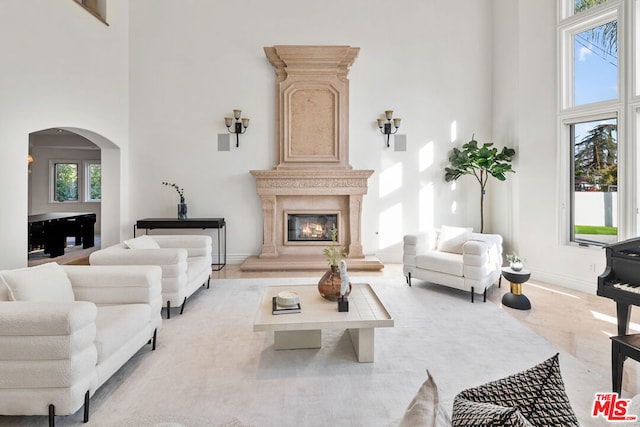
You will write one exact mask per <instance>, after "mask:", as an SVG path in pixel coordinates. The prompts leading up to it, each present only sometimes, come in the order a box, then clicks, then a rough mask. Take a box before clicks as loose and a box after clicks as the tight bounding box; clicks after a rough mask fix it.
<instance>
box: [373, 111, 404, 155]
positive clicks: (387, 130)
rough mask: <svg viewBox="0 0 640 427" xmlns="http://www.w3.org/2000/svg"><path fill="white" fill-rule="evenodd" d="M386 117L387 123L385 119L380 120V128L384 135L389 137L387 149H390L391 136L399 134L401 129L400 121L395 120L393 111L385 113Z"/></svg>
mask: <svg viewBox="0 0 640 427" xmlns="http://www.w3.org/2000/svg"><path fill="white" fill-rule="evenodd" d="M384 116H385V118H386V120H387V121H386V122H385V119H380V118H379V119H378V127H379V128H380V132H382V134H383V135H387V147H389V135H393V134H395V133H396V132H398V128H399V127H400V120H402V119H399V118H397V117H396V118H395V119H394V118H393V110H387V111H385V112H384ZM391 120H393V131H391V127H392V124H391Z"/></svg>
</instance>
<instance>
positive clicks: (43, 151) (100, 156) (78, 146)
mask: <svg viewBox="0 0 640 427" xmlns="http://www.w3.org/2000/svg"><path fill="white" fill-rule="evenodd" d="M29 153H30V173H29V195H28V213H29V215H33V214H42V213H50V212H94V213H95V214H96V227H95V229H96V234H97V235H98V236H100V239H99V240H98V242H100V243H101V244H102V246H106V245H111V244H113V243H116V242H118V241H120V218H121V212H120V207H121V202H120V199H121V195H120V149H119V147H118V146H117V145H116V144H115V143H113V142H112V141H110V140H108V139H107V138H105V137H103V136H102V135H99V134H97V133H95V132H93V131H89V130H87V129H80V128H71V127H56V128H50V129H43V130H40V131H36V132H32V133H30V134H29ZM31 161H32V162H31ZM65 166H72V167H73V168H75V171H76V177H75V178H76V182H75V184H74V185H71V186H70V188H71V190H72V191H71V193H69V194H70V195H68V194H67V193H65V195H64V196H62V197H61V196H60V194H61V193H60V191H59V188H60V187H56V186H55V183H56V182H57V181H56V177H57V175H56V174H55V173H54V171H55V170H56V169H55V168H57V167H65ZM97 168H99V171H100V177H101V184H100V187H99V192H97V193H96V192H92V191H91V190H92V186H94V187H95V185H96V184H95V182H93V183H92V180H91V176H92V171H94V172H95V171H96V169H97ZM58 184H60V183H59V182H58ZM94 190H95V188H94ZM98 197H99V199H98Z"/></svg>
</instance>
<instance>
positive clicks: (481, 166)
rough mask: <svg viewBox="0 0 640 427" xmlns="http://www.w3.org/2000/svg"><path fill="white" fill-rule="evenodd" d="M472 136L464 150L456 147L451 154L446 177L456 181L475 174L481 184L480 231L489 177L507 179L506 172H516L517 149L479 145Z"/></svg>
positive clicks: (448, 180)
mask: <svg viewBox="0 0 640 427" xmlns="http://www.w3.org/2000/svg"><path fill="white" fill-rule="evenodd" d="M474 136H475V135H472V136H471V141H469V142H467V143H466V144H464V145H463V146H462V150H460V149H458V148H454V149H453V151H452V152H451V155H450V156H449V163H450V166H449V167H447V168H445V169H444V170H445V174H444V179H445V180H446V181H447V182H451V181H455V180H457V179H458V178H460V177H461V176H463V175H473V176H474V177H475V178H476V180H477V181H478V183H479V184H480V232H481V233H482V232H484V195H485V188H486V186H487V182H488V181H489V177H490V176H492V177H494V178H496V179H498V180H499V181H504V180H506V179H507V177H506V173H508V172H515V171H514V170H513V169H512V168H511V160H513V156H515V154H516V151H515V150H514V149H513V148H508V147H503V148H502V150H500V151H498V149H497V148H496V147H494V146H493V143H492V142H488V143H485V144H482V146H479V145H478V141H476V140H475V138H474Z"/></svg>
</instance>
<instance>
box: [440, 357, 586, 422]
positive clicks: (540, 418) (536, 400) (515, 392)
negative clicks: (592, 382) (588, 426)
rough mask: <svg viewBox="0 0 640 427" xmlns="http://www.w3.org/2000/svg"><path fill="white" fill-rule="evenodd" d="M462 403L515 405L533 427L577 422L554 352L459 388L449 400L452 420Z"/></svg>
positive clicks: (464, 406) (509, 406)
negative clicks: (510, 371)
mask: <svg viewBox="0 0 640 427" xmlns="http://www.w3.org/2000/svg"><path fill="white" fill-rule="evenodd" d="M465 402H475V403H478V402H480V403H490V404H493V405H498V406H502V407H506V408H515V407H517V408H518V410H519V411H520V412H521V413H522V415H524V417H525V418H526V419H527V420H528V421H529V422H530V423H531V424H532V425H534V426H540V427H542V426H558V427H560V426H563V427H569V426H578V425H579V423H578V419H577V418H576V416H575V413H574V412H573V409H572V408H571V404H570V402H569V398H568V397H567V394H566V392H565V389H564V383H563V381H562V376H561V374H560V363H559V360H558V354H556V355H555V356H553V357H551V358H549V359H547V360H546V361H544V362H542V363H540V364H538V365H536V366H534V367H532V368H530V369H527V370H526V371H523V372H520V373H518V374H514V375H511V376H508V377H506V378H503V379H500V380H497V381H492V382H490V383H487V384H484V385H481V386H479V387H475V388H470V389H467V390H464V391H462V392H461V393H459V394H458V395H457V396H456V397H455V399H454V402H453V415H452V419H453V420H454V421H455V420H456V419H457V418H458V414H460V413H462V410H463V409H464V408H466V407H467V406H468V405H466V403H465ZM454 425H456V424H455V422H454ZM461 425H466V424H461Z"/></svg>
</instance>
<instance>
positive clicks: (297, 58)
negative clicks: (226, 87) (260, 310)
mask: <svg viewBox="0 0 640 427" xmlns="http://www.w3.org/2000/svg"><path fill="white" fill-rule="evenodd" d="M264 50H265V53H266V55H267V58H268V59H269V61H270V62H271V64H272V65H273V66H274V68H275V73H276V142H277V143H276V146H277V147H276V149H277V162H278V163H277V164H276V165H275V166H274V167H273V169H270V170H252V171H251V174H252V175H253V176H254V177H255V179H256V187H257V193H258V196H259V197H260V199H261V201H262V220H263V244H262V250H261V253H260V255H259V256H258V257H249V258H247V260H246V261H245V262H244V263H243V264H242V269H243V270H295V269H326V268H327V262H326V259H325V258H324V255H323V253H322V249H323V248H324V247H325V246H327V245H328V244H330V243H331V238H330V237H329V239H328V240H327V239H326V236H327V234H326V233H327V229H326V228H325V227H326V226H328V227H331V226H332V225H335V227H336V228H337V230H338V240H337V242H338V244H339V245H340V246H342V247H344V248H345V250H346V252H347V253H348V258H347V264H348V266H349V268H350V269H353V270H380V269H382V268H383V267H384V266H383V264H382V263H381V262H380V261H379V260H378V259H377V258H376V257H372V256H365V255H364V254H363V251H362V243H361V218H362V199H363V196H364V195H365V194H367V180H368V178H369V177H370V176H371V174H372V173H373V170H353V168H352V167H351V165H350V164H349V80H348V79H347V74H348V72H349V67H350V66H351V65H352V64H353V61H354V60H355V59H356V57H357V55H358V51H359V49H358V48H353V47H350V46H273V47H266V48H265V49H264ZM292 216H293V218H292ZM295 218H297V219H295ZM307 222H308V232H307V228H306V227H307ZM292 224H293V225H292ZM312 224H313V228H312ZM328 235H329V236H330V234H328ZM292 236H293V238H292Z"/></svg>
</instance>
